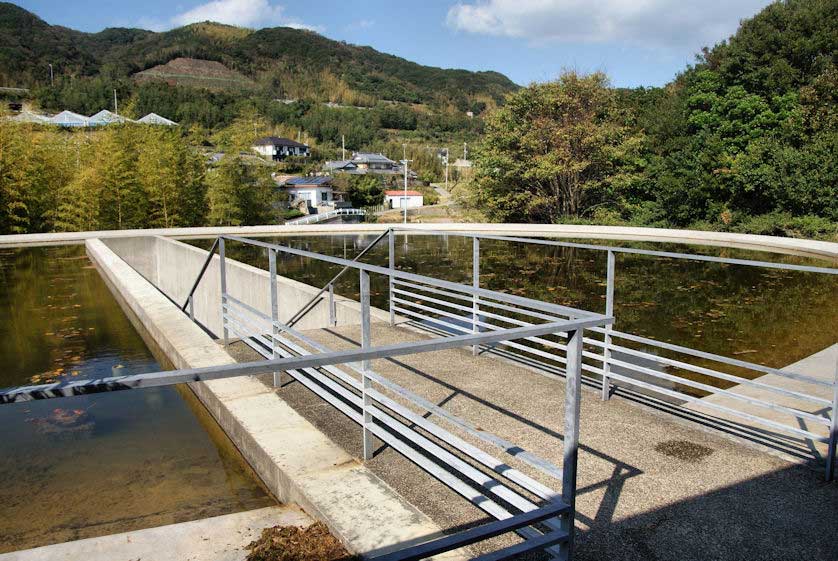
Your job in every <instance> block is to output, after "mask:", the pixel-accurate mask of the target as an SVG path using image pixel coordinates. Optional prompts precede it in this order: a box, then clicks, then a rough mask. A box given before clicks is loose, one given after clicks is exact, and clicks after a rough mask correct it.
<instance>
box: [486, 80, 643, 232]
mask: <svg viewBox="0 0 838 561" xmlns="http://www.w3.org/2000/svg"><path fill="white" fill-rule="evenodd" d="M622 120H623V119H622V118H621V116H620V115H619V111H618V105H617V103H616V97H615V95H614V92H613V90H611V89H610V88H609V86H608V81H607V79H606V77H605V75H604V74H601V73H596V74H591V75H589V76H581V75H578V74H576V73H574V72H568V73H565V74H563V75H562V76H561V78H560V79H559V80H558V81H556V82H550V83H545V84H534V85H532V86H529V87H528V88H524V89H522V90H521V91H519V92H517V93H515V94H512V95H510V96H509V97H508V98H507V100H506V104H505V105H504V106H503V107H502V108H501V109H499V110H498V111H496V112H494V113H493V114H492V115H491V116H490V117H489V119H488V121H487V124H486V134H485V137H484V140H483V142H482V143H481V145H480V146H479V149H478V151H477V156H476V158H475V159H476V166H477V172H478V178H477V183H476V187H477V188H478V189H479V192H480V196H481V200H482V201H484V202H485V204H486V207H487V210H488V212H489V213H490V215H491V216H492V217H493V218H496V219H500V220H504V221H507V220H526V221H530V220H531V221H543V222H557V221H559V220H560V219H561V218H562V217H575V216H580V215H582V214H584V213H586V212H587V211H589V209H591V208H593V207H594V206H596V205H599V204H602V203H604V202H608V201H612V200H614V199H615V198H616V197H617V196H619V190H620V188H621V187H622V185H623V184H624V183H625V181H626V180H627V178H626V177H625V176H624V175H623V172H624V169H623V168H621V163H622V162H623V161H625V160H626V159H627V158H628V157H629V156H630V151H631V150H632V149H634V147H635V146H636V144H637V142H636V139H635V138H634V137H633V136H632V134H631V132H630V131H629V129H628V127H626V126H625V125H624V124H623V122H622Z"/></svg>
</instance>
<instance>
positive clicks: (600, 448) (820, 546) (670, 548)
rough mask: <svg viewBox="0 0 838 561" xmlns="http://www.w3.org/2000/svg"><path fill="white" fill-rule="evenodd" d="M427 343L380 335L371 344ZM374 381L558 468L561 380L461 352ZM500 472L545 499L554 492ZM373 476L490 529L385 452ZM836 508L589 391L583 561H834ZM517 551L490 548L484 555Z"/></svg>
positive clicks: (308, 400) (457, 521)
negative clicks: (387, 382) (544, 493)
mask: <svg viewBox="0 0 838 561" xmlns="http://www.w3.org/2000/svg"><path fill="white" fill-rule="evenodd" d="M309 335H310V336H312V337H314V338H315V339H317V340H319V341H320V342H321V343H324V344H326V345H328V346H330V347H332V348H335V349H346V348H351V347H354V346H357V345H358V341H359V334H358V329H357V328H353V327H345V328H336V329H333V330H329V331H326V330H317V331H312V332H309ZM419 337H421V335H418V334H416V333H415V332H413V331H409V330H407V329H400V328H392V327H389V326H387V325H381V324H373V344H374V345H381V344H393V343H400V342H404V341H408V340H415V339H417V338H419ZM242 347H243V346H242ZM251 353H252V351H250V350H249V349H247V348H246V347H245V348H243V349H239V352H238V357H237V358H239V359H242V360H253V359H255V357H254V356H253V355H252V354H251ZM373 368H374V369H375V370H376V371H377V372H379V373H381V374H383V375H385V376H387V377H388V378H390V379H392V380H393V381H395V382H397V383H399V384H401V385H403V386H406V387H408V388H409V389H411V390H412V391H414V392H416V393H418V394H420V395H421V396H423V397H425V398H426V399H429V400H431V401H433V402H435V403H436V404H438V405H440V406H444V407H445V408H446V409H448V410H449V411H452V412H454V413H456V414H457V415H460V416H461V417H464V418H466V419H467V420H470V421H472V422H474V423H476V424H478V426H480V427H481V428H483V429H485V430H487V431H489V432H492V433H494V434H497V435H499V436H501V437H503V438H506V439H508V440H511V441H513V442H515V443H516V444H519V445H520V446H521V447H523V448H524V449H526V450H528V451H531V452H534V453H536V454H538V455H540V456H542V457H544V458H546V459H548V460H551V461H552V462H554V463H556V464H559V465H560V464H561V450H562V449H561V446H560V440H561V438H562V435H561V427H562V410H563V398H564V383H563V381H561V380H556V379H551V378H547V377H545V376H542V375H540V374H537V373H535V372H532V371H530V370H527V369H524V368H521V367H518V366H515V365H513V364H510V363H508V362H504V361H501V360H498V359H497V358H493V357H491V356H480V357H472V356H471V353H470V352H469V351H468V350H462V349H458V350H451V351H441V352H436V353H429V354H422V355H415V356H408V357H403V358H399V359H391V360H378V361H375V362H374V364H373ZM264 382H265V383H266V384H269V383H270V380H267V379H266V380H264ZM278 391H279V393H280V395H281V396H282V398H283V400H285V401H286V402H287V403H289V404H290V405H291V406H292V407H293V408H294V409H295V410H296V411H298V412H299V413H300V414H301V415H302V416H303V417H305V418H306V419H308V420H309V421H310V422H311V423H313V424H314V425H315V426H317V427H318V428H319V429H320V430H321V431H323V432H324V433H326V434H327V435H328V436H329V437H330V438H331V439H332V440H334V441H335V442H336V443H338V444H339V445H341V446H342V447H344V448H345V449H346V450H347V451H348V452H349V453H350V454H352V455H353V456H355V457H358V456H359V455H360V454H361V432H360V429H359V428H358V426H357V425H356V424H355V423H354V422H351V421H348V420H347V419H346V418H345V417H343V416H342V414H340V413H339V412H337V411H336V410H335V409H334V408H333V407H331V406H330V405H328V404H326V403H325V402H323V401H322V400H321V399H320V398H318V397H316V396H315V395H314V394H312V393H311V392H310V391H308V390H307V389H305V388H303V387H302V386H301V385H300V384H297V383H294V382H289V383H287V384H286V385H285V387H283V388H281V389H280V390H278ZM454 432H456V431H454ZM459 436H462V437H464V438H466V439H469V440H471V439H470V438H469V437H467V436H466V435H465V434H462V433H459ZM472 442H474V443H475V444H478V445H481V446H485V444H483V443H480V442H475V441H474V440H472ZM504 459H508V460H509V462H508V463H509V464H510V465H512V466H513V467H516V468H518V469H520V470H522V471H525V472H526V473H528V474H529V475H532V476H533V477H536V478H537V479H539V480H540V481H542V482H543V483H545V484H547V485H548V486H551V487H553V488H556V487H558V486H560V485H559V482H557V481H555V480H550V479H549V478H546V477H545V476H544V475H543V474H540V473H539V472H533V471H532V470H531V469H529V468H528V467H527V466H526V465H524V464H520V463H519V462H517V461H516V460H514V459H510V458H509V457H506V456H504ZM365 465H366V467H367V468H368V469H370V470H371V471H372V472H373V473H375V474H376V475H377V476H378V477H380V478H381V479H382V480H384V481H385V482H386V483H388V484H389V485H390V486H392V487H393V488H394V489H395V490H396V491H397V492H398V493H399V494H401V495H402V496H403V497H405V498H406V499H407V500H408V501H409V502H411V503H412V504H414V505H416V506H417V507H418V508H419V509H420V510H422V511H423V512H424V513H426V514H427V515H429V516H430V517H431V518H432V519H433V520H434V521H435V522H436V523H437V524H439V525H440V526H441V527H442V528H448V529H460V528H463V527H465V526H468V525H470V524H473V523H475V522H476V521H485V520H486V518H485V515H484V514H483V513H482V511H480V510H478V509H476V508H475V507H472V506H471V505H470V504H469V503H468V502H467V501H465V500H464V499H462V498H460V497H459V496H458V495H456V494H455V493H453V492H452V491H451V490H449V489H448V488H447V487H445V486H444V485H442V484H440V483H438V482H437V481H436V480H434V479H433V478H432V477H430V476H429V475H428V474H426V473H425V472H424V471H422V470H421V469H419V468H417V467H416V466H415V465H413V464H412V463H410V462H409V461H407V460H406V459H404V458H403V457H402V456H400V455H399V454H398V453H396V452H394V451H393V450H392V449H389V448H382V449H379V451H378V453H377V454H376V456H375V457H374V458H373V459H372V460H370V461H368V462H366V463H365ZM836 504H838V485H835V484H825V483H824V482H823V479H822V474H821V473H820V472H817V471H813V470H812V469H810V468H808V467H805V466H802V465H795V464H790V463H788V462H786V461H783V460H781V459H779V458H777V457H775V456H772V455H769V454H765V453H763V452H760V451H758V450H755V449H753V448H749V447H746V446H743V445H741V444H739V443H736V442H733V441H731V440H729V439H726V438H723V437H721V436H718V435H715V434H712V433H708V432H706V431H703V430H700V429H698V428H695V427H693V426H690V425H688V424H686V423H683V422H680V421H677V420H674V419H673V418H671V417H669V416H668V415H664V414H660V413H656V412H653V411H649V410H646V409H644V408H639V407H637V406H635V405H632V404H630V403H628V402H626V401H624V400H619V399H613V400H611V401H610V402H602V401H600V400H599V398H598V396H597V394H596V393H594V392H583V398H582V416H581V450H580V457H579V496H578V498H577V508H578V520H577V532H578V536H579V539H578V549H577V552H576V559H577V560H603V561H604V560H611V559H620V560H638V561H640V560H643V561H648V560H660V561H663V560H671V561H687V560H693V559H694V560H702V561H705V560H707V559H737V560H740V559H741V560H746V559H754V560H760V561H762V560H773V559H776V560H788V559H808V560H813V561H814V560H821V559H822V560H832V559H836V558H838V540H835V539H834V537H833V536H834V531H835V528H838V509H836V508H835V505H836ZM514 539H515V538H505V539H496V540H494V541H492V542H489V543H484V544H480V545H479V546H476V549H477V550H479V551H482V550H485V549H490V548H496V547H498V546H499V545H503V544H507V543H510V541H509V540H514Z"/></svg>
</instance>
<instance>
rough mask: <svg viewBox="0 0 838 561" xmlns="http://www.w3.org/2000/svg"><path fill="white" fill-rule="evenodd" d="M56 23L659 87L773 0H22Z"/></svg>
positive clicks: (526, 79)
mask: <svg viewBox="0 0 838 561" xmlns="http://www.w3.org/2000/svg"><path fill="white" fill-rule="evenodd" d="M15 3H17V4H18V5H20V6H22V7H23V8H25V9H27V10H29V11H31V12H34V13H35V14H37V15H38V16H40V17H41V18H42V19H44V20H46V21H47V22H48V23H50V24H53V25H63V26H65V27H71V28H73V29H78V30H81V31H91V32H95V31H100V30H102V29H104V28H106V27H141V28H145V29H153V30H155V31H162V30H166V29H171V28H173V27H178V26H181V25H185V24H188V23H192V22H195V21H205V20H213V21H219V22H222V23H228V24H232V25H238V26H242V27H249V28H253V29H258V28H262V27H274V26H280V25H283V26H290V27H298V28H304V29H311V30H313V31H316V32H318V33H320V34H322V35H324V36H326V37H329V38H331V39H337V40H341V41H347V42H349V43H354V44H357V45H369V46H371V47H373V48H375V49H377V50H379V51H382V52H386V53H391V54H394V55H398V56H401V57H403V58H406V59H408V60H412V61H415V62H418V63H420V64H426V65H430V66H440V67H443V68H465V69H468V70H496V71H498V72H502V73H503V74H505V75H506V76H508V77H509V78H510V79H512V80H513V81H514V82H516V83H518V84H521V85H526V84H529V83H531V82H543V81H547V80H552V79H555V78H556V77H557V76H558V75H559V74H560V73H561V72H562V70H567V69H572V70H577V71H579V72H584V73H587V72H593V71H603V72H605V73H606V74H608V76H609V77H610V78H611V83H612V84H613V85H615V86H620V87H633V86H660V85H663V84H665V83H667V82H669V81H670V80H672V79H673V78H674V77H675V76H676V74H677V73H678V72H680V71H682V70H683V69H684V68H685V66H686V65H687V64H691V63H693V62H694V60H695V55H696V53H698V52H699V51H700V50H701V48H702V47H703V46H712V45H713V44H715V43H718V42H719V41H722V40H724V39H726V38H727V37H729V36H730V35H731V34H733V33H734V32H735V31H736V28H737V26H738V24H739V21H740V20H741V19H744V18H749V17H751V16H753V15H754V14H756V13H757V12H758V11H759V10H761V9H762V8H763V7H764V6H766V5H767V4H769V3H770V2H769V1H768V0H703V1H702V0H680V1H679V0H459V1H457V0H418V1H417V0H411V1H401V0H389V1H388V0H367V1H352V0H303V1H297V2H292V1H290V0H144V1H143V2H127V1H124V0H19V1H17V2H15Z"/></svg>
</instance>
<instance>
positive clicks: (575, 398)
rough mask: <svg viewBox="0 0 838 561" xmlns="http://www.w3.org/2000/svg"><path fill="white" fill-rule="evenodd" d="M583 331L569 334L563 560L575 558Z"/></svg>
mask: <svg viewBox="0 0 838 561" xmlns="http://www.w3.org/2000/svg"><path fill="white" fill-rule="evenodd" d="M582 337H583V332H582V329H576V330H574V331H569V332H568V334H567V366H566V369H565V375H566V380H565V394H564V453H563V459H564V461H563V463H562V500H563V501H564V502H565V503H566V504H567V505H568V506H570V510H569V511H568V513H567V514H566V515H565V516H563V517H562V522H561V526H562V530H564V531H566V532H567V534H568V538H567V542H565V543H564V544H562V545H561V547H560V549H559V558H560V559H563V560H567V559H571V558H572V557H573V526H574V517H575V514H576V460H577V457H578V455H579V410H580V407H579V401H580V399H581V397H582Z"/></svg>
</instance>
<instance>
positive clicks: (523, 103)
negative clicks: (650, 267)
mask: <svg viewBox="0 0 838 561" xmlns="http://www.w3.org/2000/svg"><path fill="white" fill-rule="evenodd" d="M836 22H838V1H836V0H783V1H776V2H773V3H771V4H769V5H768V6H766V7H765V8H764V9H762V10H761V11H760V12H759V13H758V14H756V15H754V16H753V17H752V18H749V19H747V20H744V21H742V22H741V25H740V27H739V29H738V30H737V31H736V33H735V34H734V35H733V36H732V37H730V38H729V39H728V40H726V41H724V42H721V43H719V44H717V45H715V46H713V47H708V48H706V49H704V50H703V51H702V53H701V55H700V56H699V57H698V59H697V60H696V63H695V64H694V65H692V66H690V67H688V68H686V69H685V70H684V71H683V72H682V73H680V74H679V75H678V76H677V77H676V79H675V80H673V82H671V83H670V84H667V85H666V86H665V87H663V88H635V89H618V90H615V89H612V88H610V87H609V86H608V80H607V77H606V76H604V75H603V74H594V75H591V76H580V75H577V74H574V73H569V74H566V75H564V76H562V77H561V78H560V79H559V80H558V81H556V82H551V83H546V84H536V85H533V86H530V87H527V88H523V89H521V90H519V91H518V92H517V93H514V94H512V95H510V96H509V97H508V98H507V100H506V102H505V104H504V106H503V107H502V108H500V109H499V110H497V111H496V112H495V113H493V114H490V115H489V116H488V117H487V118H486V121H487V122H486V127H485V130H486V132H485V134H484V136H483V143H482V144H481V145H478V146H476V147H475V149H474V151H473V154H475V156H474V159H475V162H476V164H475V170H476V172H477V177H478V181H477V182H476V184H475V185H476V187H475V188H474V189H472V190H471V191H470V192H469V194H470V196H471V197H473V199H474V200H473V201H472V204H473V205H474V206H475V207H476V208H480V209H482V210H484V211H486V212H488V214H489V215H490V217H491V218H492V219H495V220H498V221H503V222H518V221H524V220H529V221H545V222H560V221H563V220H568V219H572V220H591V221H593V222H597V223H603V222H605V223H612V224H633V225H652V226H661V227H672V226H675V227H690V228H701V229H714V230H728V231H737V232H748V233H758V234H772V235H799V236H805V237H815V236H818V237H824V238H827V239H831V240H833V241H838V25H836ZM499 170H500V171H501V172H502V173H499Z"/></svg>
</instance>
